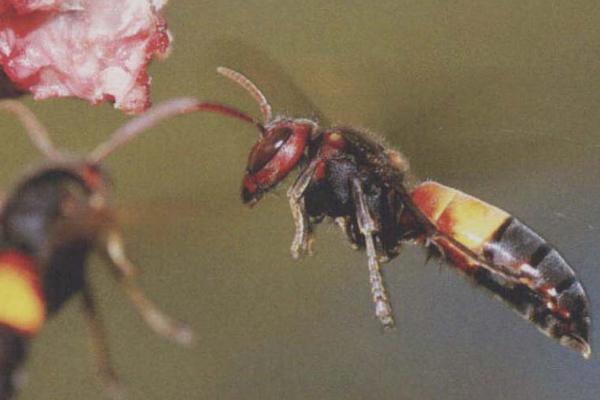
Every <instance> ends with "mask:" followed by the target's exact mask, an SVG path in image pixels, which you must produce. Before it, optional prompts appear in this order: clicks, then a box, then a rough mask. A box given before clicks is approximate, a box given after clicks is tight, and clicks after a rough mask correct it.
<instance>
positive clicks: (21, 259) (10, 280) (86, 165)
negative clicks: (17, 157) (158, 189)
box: [0, 98, 198, 400]
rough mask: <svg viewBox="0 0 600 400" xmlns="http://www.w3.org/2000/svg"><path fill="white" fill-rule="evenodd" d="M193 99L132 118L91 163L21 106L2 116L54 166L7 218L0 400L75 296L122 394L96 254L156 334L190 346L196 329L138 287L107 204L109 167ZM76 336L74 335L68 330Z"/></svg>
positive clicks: (111, 390)
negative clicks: (32, 345) (41, 334)
mask: <svg viewBox="0 0 600 400" xmlns="http://www.w3.org/2000/svg"><path fill="white" fill-rule="evenodd" d="M197 106H198V104H197V102H196V101H195V100H193V99H186V98H180V99H174V100H171V101H168V102H165V103H162V104H160V105H158V106H156V107H154V108H152V109H150V110H149V111H148V112H147V113H145V114H143V115H142V116H140V117H137V118H135V119H132V120H130V121H129V122H128V123H126V124H125V125H124V126H122V127H121V128H120V129H118V130H117V131H116V132H115V133H114V134H113V136H112V137H111V138H110V139H109V140H108V141H107V142H105V143H103V144H102V145H100V146H98V147H97V148H96V149H95V150H94V151H92V152H91V153H90V154H89V155H87V156H86V157H77V158H76V157H71V156H68V155H65V154H62V153H60V152H58V151H57V150H56V148H55V147H54V146H53V145H52V143H51V142H50V140H49V137H48V135H47V133H46V130H45V129H44V128H43V126H42V125H41V124H40V123H39V122H38V121H37V119H36V118H35V117H34V115H33V114H32V113H31V111H30V110H29V109H27V108H26V107H25V106H23V105H22V104H21V103H18V102H16V101H12V100H5V101H2V102H0V109H2V110H4V111H8V112H11V113H13V114H15V115H16V116H17V117H18V118H19V119H20V120H21V122H22V123H23V124H24V126H25V127H26V129H27V132H28V134H29V136H30V138H31V140H32V142H33V144H34V145H35V146H36V147H37V148H38V149H39V150H40V151H41V152H42V154H43V155H44V156H45V158H46V162H45V164H44V165H42V166H41V167H38V168H35V169H33V170H30V171H29V172H28V173H26V174H25V176H24V177H23V178H22V179H21V180H20V181H19V183H18V184H17V185H16V186H15V187H14V188H13V189H12V191H11V192H9V193H8V195H7V196H6V198H5V200H4V203H3V206H2V209H1V211H0V399H2V400H5V399H8V398H10V397H11V396H12V394H13V392H14V390H15V383H16V382H15V381H18V379H17V378H18V376H19V374H18V373H17V372H18V370H19V367H20V366H21V364H22V362H23V360H24V358H25V355H26V352H27V348H28V346H29V342H30V340H31V339H32V338H33V337H34V336H35V335H36V334H37V333H38V331H39V330H40V329H41V328H42V325H43V323H44V321H45V320H46V318H48V317H51V316H53V315H54V314H55V313H56V312H58V311H59V310H60V308H61V307H62V306H63V305H64V303H65V302H66V301H67V300H69V299H70V298H71V297H74V296H76V295H77V296H79V300H80V301H81V306H82V310H83V313H84V315H85V318H86V322H87V325H88V326H89V330H90V335H91V339H92V344H93V346H94V351H95V355H96V359H97V363H98V366H97V367H98V372H99V374H100V376H101V378H102V379H103V383H104V384H105V385H106V388H107V390H108V394H109V395H111V396H112V397H119V395H120V388H119V385H118V379H117V376H116V375H115V373H114V371H113V368H112V367H111V365H110V362H109V356H108V348H107V343H106V339H105V336H104V328H103V326H102V321H101V319H100V317H99V315H98V311H97V308H96V304H95V301H94V296H93V293H92V288H91V287H90V285H89V283H88V281H87V279H86V262H87V258H88V256H89V255H90V253H91V252H92V251H96V252H97V253H98V254H99V255H101V256H102V257H103V258H104V259H105V260H106V261H107V262H108V264H109V265H110V267H111V270H112V272H113V273H114V276H115V278H116V279H117V281H118V282H119V284H120V285H121V287H122V289H123V290H124V291H125V293H126V294H127V296H128V297H129V299H130V300H131V301H132V303H133V305H134V306H135V308H136V309H137V311H138V312H139V314H140V315H141V317H142V318H143V319H144V320H145V322H146V323H147V324H148V325H149V327H150V328H151V329H152V330H154V331H155V332H156V333H158V334H160V335H163V336H166V337H168V338H170V339H172V340H174V341H175V342H177V343H180V344H184V345H185V344H189V343H190V341H191V339H192V333H191V331H190V329H189V328H188V327H187V326H185V325H184V324H182V323H180V322H177V321H175V320H172V319H171V318H170V317H168V316H166V315H164V314H163V313H162V312H161V311H159V310H158V309H157V308H156V307H155V306H154V304H153V303H152V302H151V301H150V300H148V299H147V298H146V296H145V295H144V293H143V292H142V291H141V290H140V289H139V287H138V286H137V284H136V280H135V276H136V268H135V267H134V265H133V264H132V263H131V262H130V261H129V259H128V258H127V256H126V253H125V250H124V247H123V241H122V239H121V233H120V230H119V227H118V225H117V224H116V221H115V218H114V216H113V211H112V210H111V208H110V206H109V204H108V194H109V193H108V191H109V187H108V177H107V175H106V174H105V172H103V170H102V167H101V163H102V161H103V160H104V159H105V158H106V157H107V156H108V155H109V154H111V153H112V152H113V151H114V150H116V149H117V148H119V147H120V146H121V145H123V144H124V143H125V142H127V141H129V140H130V139H132V138H134V137H135V136H137V135H139V134H140V133H142V132H143V131H145V130H146V129H147V128H149V127H151V126H152V125H154V124H155V123H157V122H158V121H160V120H162V119H165V118H168V117H171V116H174V115H177V114H182V113H186V112H191V111H194V110H196V107H197ZM67 334H68V332H67Z"/></svg>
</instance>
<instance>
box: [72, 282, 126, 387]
mask: <svg viewBox="0 0 600 400" xmlns="http://www.w3.org/2000/svg"><path fill="white" fill-rule="evenodd" d="M81 293H82V307H83V313H84V314H85V319H86V325H87V327H88V330H89V334H90V338H91V345H92V351H93V352H94V356H95V359H96V365H97V369H98V375H99V376H100V379H101V380H102V384H103V385H104V388H105V390H106V393H107V394H108V396H109V397H110V398H111V399H122V398H124V396H123V388H122V387H121V384H120V383H119V378H118V376H117V374H116V373H115V370H114V369H113V367H112V365H111V362H110V354H109V351H108V342H107V339H106V334H105V331H104V324H103V323H102V319H101V318H100V315H99V314H98V309H97V308H96V302H95V300H94V295H93V293H92V289H91V288H90V287H89V286H88V285H87V284H85V285H84V287H83V289H82V292H81Z"/></svg>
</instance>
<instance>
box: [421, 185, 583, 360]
mask: <svg viewBox="0 0 600 400" xmlns="http://www.w3.org/2000/svg"><path fill="white" fill-rule="evenodd" d="M411 197H412V199H413V201H414V203H415V205H416V206H417V208H418V209H419V210H420V211H421V212H422V213H423V214H424V216H425V217H426V218H427V219H428V220H429V221H430V223H431V224H432V225H433V226H434V227H435V229H434V233H433V234H432V235H431V236H430V237H428V239H429V240H430V241H431V242H432V244H433V245H435V246H436V247H438V248H439V249H440V250H441V252H442V253H443V254H444V255H445V256H446V257H447V258H448V259H449V261H451V263H452V264H453V265H454V266H456V267H457V268H459V269H461V270H462V271H463V272H465V273H466V274H467V275H468V276H470V277H472V278H473V279H474V280H475V281H476V283H478V284H480V285H482V286H484V287H486V288H488V289H489V290H491V291H492V292H493V293H494V294H496V295H497V296H498V297H500V298H501V299H502V300H504V301H506V302H507V303H509V305H511V306H512V307H514V308H515V309H516V311H517V312H519V313H520V314H521V315H522V316H523V317H524V318H526V319H528V320H530V321H531V322H533V323H534V324H536V325H537V326H538V328H539V329H540V330H541V331H542V332H544V333H545V334H547V335H548V336H550V337H553V338H555V339H557V340H559V341H560V343H561V344H562V345H564V346H567V347H570V348H573V349H574V350H577V351H579V352H580V353H581V354H582V355H583V356H584V357H586V358H588V357H589V356H590V355H591V348H590V345H589V330H590V323H591V320H590V316H589V301H588V298H587V295H586V293H585V291H584V289H583V286H582V285H581V283H580V282H579V281H578V279H577V277H576V276H575V273H574V271H573V269H571V267H570V266H569V265H568V264H567V262H566V261H565V260H564V258H563V257H562V256H561V255H560V254H559V253H558V251H557V250H556V249H554V248H553V247H552V246H551V245H549V244H548V243H547V242H546V241H545V240H544V239H542V238H541V237H540V236H539V235H537V234H536V233H535V232H534V231H532V230H531V229H530V228H529V227H527V226H526V225H525V224H523V223H522V222H520V221H519V220H517V219H516V218H514V217H512V216H511V215H510V214H508V213H506V212H505V211H503V210H501V209H499V208H497V207H494V206H492V205H490V204H488V203H486V202H484V201H481V200H479V199H477V198H475V197H472V196H469V195H467V194H465V193H463V192H461V191H459V190H456V189H452V188H450V187H447V186H443V185H440V184H439V183H436V182H425V183H423V184H421V185H419V186H417V187H416V188H415V189H414V190H413V191H412V193H411Z"/></svg>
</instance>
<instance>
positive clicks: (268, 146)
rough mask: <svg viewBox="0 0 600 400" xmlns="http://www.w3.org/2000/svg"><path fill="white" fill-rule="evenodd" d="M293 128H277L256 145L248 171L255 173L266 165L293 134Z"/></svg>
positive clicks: (251, 154)
mask: <svg viewBox="0 0 600 400" xmlns="http://www.w3.org/2000/svg"><path fill="white" fill-rule="evenodd" d="M292 133H293V130H292V128H276V129H274V130H272V131H270V132H267V134H266V135H265V136H264V137H263V138H262V139H261V140H260V141H259V142H258V143H256V144H255V145H254V147H253V148H252V151H251V152H250V156H249V157H248V167H247V168H246V170H247V171H248V173H250V174H253V173H255V172H256V171H259V170H260V169H262V167H264V166H265V165H266V164H267V163H268V162H269V161H270V160H271V159H272V158H273V157H274V156H275V154H277V151H278V150H279V149H280V148H281V146H283V144H284V143H285V142H287V140H288V139H289V138H290V136H292Z"/></svg>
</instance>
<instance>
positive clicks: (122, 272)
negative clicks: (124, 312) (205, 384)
mask: <svg viewBox="0 0 600 400" xmlns="http://www.w3.org/2000/svg"><path fill="white" fill-rule="evenodd" d="M100 250H101V253H102V255H103V256H104V257H105V258H106V260H107V261H108V262H109V263H110V264H111V265H112V267H113V272H114V273H115V275H116V276H117V279H118V281H119V283H120V284H121V286H122V288H123V290H124V291H125V293H126V294H127V295H128V296H129V299H130V300H131V302H132V303H133V305H134V306H135V308H136V310H137V312H138V313H139V314H140V316H141V317H142V318H143V319H144V321H145V322H146V324H148V326H149V327H150V328H151V329H152V330H153V331H154V332H156V333H157V334H159V335H161V336H164V337H166V338H168V339H171V340H173V341H175V342H177V343H179V344H181V345H190V344H191V343H192V340H193V333H192V330H191V329H190V328H189V327H188V326H187V325H186V324H183V323H181V322H179V321H176V320H174V319H173V318H171V317H169V316H168V315H166V314H164V313H163V312H162V311H160V310H159V309H158V307H157V306H156V305H155V304H154V303H153V302H152V301H151V300H150V299H148V298H147V297H146V295H145V294H144V292H143V291H142V289H140V288H139V287H138V286H137V283H136V281H135V276H136V271H137V269H136V268H135V266H134V265H133V264H132V263H131V261H129V259H128V258H127V255H126V253H125V248H124V246H123V240H122V238H121V235H120V233H119V232H118V231H116V230H111V231H108V232H107V233H106V236H105V237H104V238H103V240H102V248H101V249H100Z"/></svg>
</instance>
